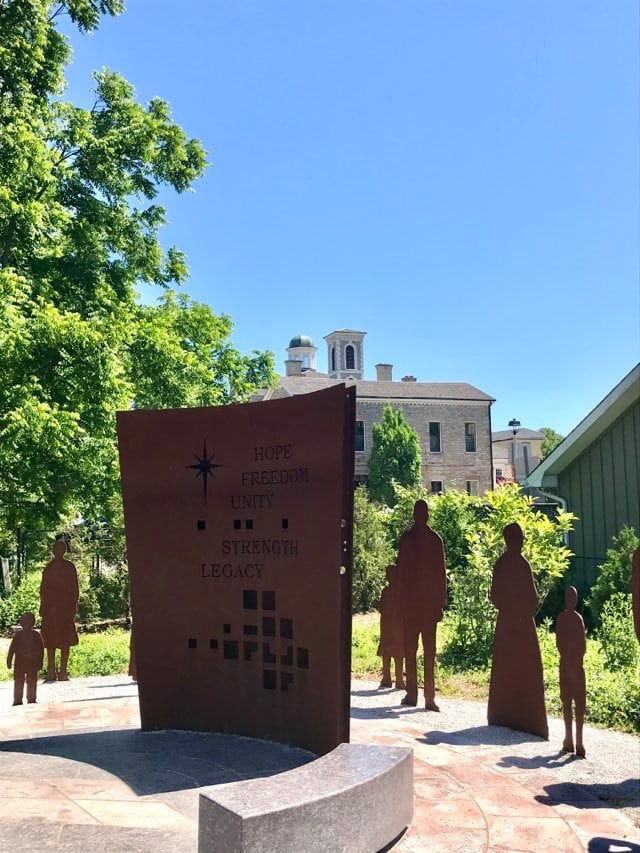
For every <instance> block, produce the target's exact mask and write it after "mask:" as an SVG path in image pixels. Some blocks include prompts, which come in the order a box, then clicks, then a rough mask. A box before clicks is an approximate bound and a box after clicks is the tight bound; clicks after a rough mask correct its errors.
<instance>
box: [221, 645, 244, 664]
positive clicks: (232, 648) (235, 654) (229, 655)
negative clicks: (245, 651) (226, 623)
mask: <svg viewBox="0 0 640 853" xmlns="http://www.w3.org/2000/svg"><path fill="white" fill-rule="evenodd" d="M239 645H240V644H239V643H238V641H237V640H225V641H224V643H223V652H222V657H223V658H224V659H225V660H238V658H239V656H240V655H239Z"/></svg>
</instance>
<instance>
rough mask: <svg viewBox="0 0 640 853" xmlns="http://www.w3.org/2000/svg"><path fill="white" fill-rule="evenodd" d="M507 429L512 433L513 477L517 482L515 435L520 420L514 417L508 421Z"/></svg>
mask: <svg viewBox="0 0 640 853" xmlns="http://www.w3.org/2000/svg"><path fill="white" fill-rule="evenodd" d="M509 429H510V430H511V432H512V433H513V478H514V480H515V481H516V483H517V482H518V472H517V471H516V447H517V445H516V435H517V434H518V430H519V429H520V421H517V420H516V419H515V418H512V420H510V421H509Z"/></svg>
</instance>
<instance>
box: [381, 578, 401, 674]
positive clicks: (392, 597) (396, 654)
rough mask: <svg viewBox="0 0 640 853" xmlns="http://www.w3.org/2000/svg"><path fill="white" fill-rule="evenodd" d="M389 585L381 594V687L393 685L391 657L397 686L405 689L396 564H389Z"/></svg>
mask: <svg viewBox="0 0 640 853" xmlns="http://www.w3.org/2000/svg"><path fill="white" fill-rule="evenodd" d="M386 574H387V585H386V586H385V588H384V589H383V590H382V594H381V595H380V644H379V645H378V655H379V656H380V657H381V658H382V681H381V682H380V687H392V686H393V682H392V681H391V658H393V664H394V667H395V677H396V688H397V689H398V690H404V687H405V684H404V680H403V677H402V664H403V661H404V625H403V622H402V610H401V608H400V591H399V588H398V577H397V575H398V572H397V569H396V567H395V566H394V565H391V566H387V571H386Z"/></svg>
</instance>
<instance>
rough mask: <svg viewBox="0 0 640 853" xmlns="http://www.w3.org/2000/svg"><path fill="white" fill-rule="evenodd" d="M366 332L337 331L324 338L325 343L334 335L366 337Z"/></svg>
mask: <svg viewBox="0 0 640 853" xmlns="http://www.w3.org/2000/svg"><path fill="white" fill-rule="evenodd" d="M366 334H367V333H366V332H359V331H358V330H357V329H335V330H334V331H333V332H329V334H328V335H325V336H324V339H325V341H326V340H327V338H330V337H331V336H332V335H366Z"/></svg>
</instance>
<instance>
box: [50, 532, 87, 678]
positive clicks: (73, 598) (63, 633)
mask: <svg viewBox="0 0 640 853" xmlns="http://www.w3.org/2000/svg"><path fill="white" fill-rule="evenodd" d="M66 550H67V546H66V543H65V542H64V541H63V540H62V539H59V540H58V541H57V542H55V543H54V545H53V555H54V556H53V560H51V562H49V563H47V565H46V566H45V569H44V572H43V573H42V583H41V584H40V616H41V617H42V639H43V640H44V646H45V648H46V650H47V678H46V680H47V681H55V680H56V678H57V680H58V681H68V680H69V673H68V671H67V664H68V661H69V649H70V648H71V646H77V645H78V634H77V633H76V626H75V618H76V610H77V609H78V598H79V595H80V593H79V589H78V574H77V572H76V567H75V566H74V565H73V563H71V562H70V561H69V560H65V559H64V555H65V553H66ZM56 649H60V670H59V671H58V673H57V674H56Z"/></svg>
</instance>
